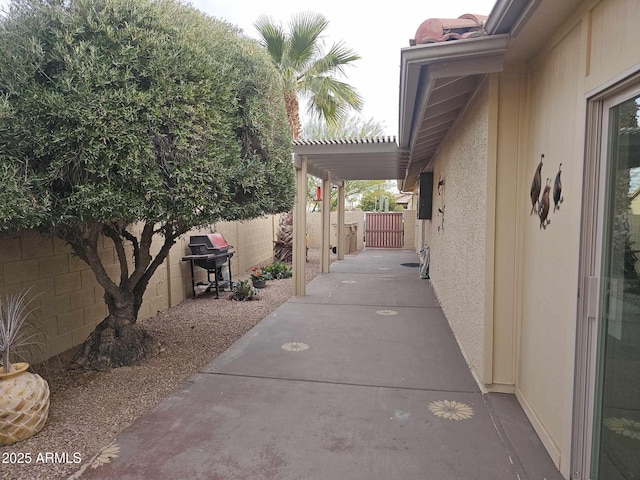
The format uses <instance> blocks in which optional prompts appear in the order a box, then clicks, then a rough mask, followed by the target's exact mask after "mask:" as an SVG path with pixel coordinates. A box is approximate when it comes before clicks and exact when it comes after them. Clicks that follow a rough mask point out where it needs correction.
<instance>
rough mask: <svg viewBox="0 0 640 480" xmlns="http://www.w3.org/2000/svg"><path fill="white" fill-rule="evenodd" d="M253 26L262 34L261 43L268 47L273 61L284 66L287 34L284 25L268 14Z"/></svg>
mask: <svg viewBox="0 0 640 480" xmlns="http://www.w3.org/2000/svg"><path fill="white" fill-rule="evenodd" d="M253 26H254V27H255V28H256V30H257V31H258V34H259V35H260V37H261V38H260V44H261V45H262V46H263V47H265V48H266V49H267V52H269V55H270V56H271V59H272V60H273V63H275V64H276V66H278V67H279V68H283V67H284V66H285V63H286V61H285V60H286V58H285V57H286V50H287V34H286V33H285V31H284V30H283V28H282V26H281V25H279V24H278V23H276V22H275V20H273V19H272V18H271V17H269V16H268V15H261V16H260V17H258V19H257V20H256V21H255V23H254V24H253Z"/></svg>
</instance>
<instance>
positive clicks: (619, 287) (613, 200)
mask: <svg viewBox="0 0 640 480" xmlns="http://www.w3.org/2000/svg"><path fill="white" fill-rule="evenodd" d="M639 109H640V96H637V97H634V98H631V99H629V100H627V101H625V102H623V103H620V104H618V105H616V106H614V107H613V108H611V109H610V110H609V111H608V119H609V121H608V125H607V127H608V138H607V165H608V167H607V168H608V172H607V192H606V200H605V214H604V230H603V241H604V245H603V252H602V258H603V264H602V277H601V278H602V281H601V295H602V296H601V301H600V319H601V322H600V326H599V332H598V338H599V340H598V342H599V345H598V354H597V355H598V357H597V362H598V374H597V379H596V409H595V419H594V442H593V450H592V456H591V458H592V468H591V478H592V479H597V480H618V479H620V480H622V479H625V480H631V479H640V124H639V123H640V119H639V111H640V110H639Z"/></svg>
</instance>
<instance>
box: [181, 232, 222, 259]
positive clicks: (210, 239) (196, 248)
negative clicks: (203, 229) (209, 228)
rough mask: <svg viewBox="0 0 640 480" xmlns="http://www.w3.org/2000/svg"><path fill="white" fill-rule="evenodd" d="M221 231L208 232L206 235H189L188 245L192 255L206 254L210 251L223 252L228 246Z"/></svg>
mask: <svg viewBox="0 0 640 480" xmlns="http://www.w3.org/2000/svg"><path fill="white" fill-rule="evenodd" d="M230 246H231V245H229V244H228V243H227V241H226V240H225V239H224V237H223V236H222V234H221V233H209V234H207V235H192V236H191V237H189V247H190V248H191V252H192V253H193V254H194V255H207V254H210V253H217V252H220V253H223V252H226V251H227V250H228V249H229V247H230Z"/></svg>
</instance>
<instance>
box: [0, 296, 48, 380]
mask: <svg viewBox="0 0 640 480" xmlns="http://www.w3.org/2000/svg"><path fill="white" fill-rule="evenodd" d="M28 293H29V290H26V291H21V292H19V293H16V294H10V295H6V296H5V297H4V300H3V301H2V302H0V360H1V361H2V365H3V366H4V373H9V371H10V370H11V362H10V361H9V355H10V354H13V356H14V357H20V358H22V354H21V353H22V352H24V351H28V352H31V353H33V351H34V349H37V348H39V347H40V346H41V345H42V344H43V341H42V340H43V339H42V337H41V336H42V333H41V332H40V330H39V329H38V328H36V325H35V323H34V321H33V319H32V314H33V313H34V312H35V311H36V310H37V307H34V306H33V298H31V299H30V298H28Z"/></svg>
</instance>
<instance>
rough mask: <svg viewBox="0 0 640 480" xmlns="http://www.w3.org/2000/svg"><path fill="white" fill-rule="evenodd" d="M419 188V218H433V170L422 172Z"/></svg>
mask: <svg viewBox="0 0 640 480" xmlns="http://www.w3.org/2000/svg"><path fill="white" fill-rule="evenodd" d="M418 188H419V196H418V219H420V220H431V216H432V210H433V172H423V173H421V174H420V179H419V181H418Z"/></svg>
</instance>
